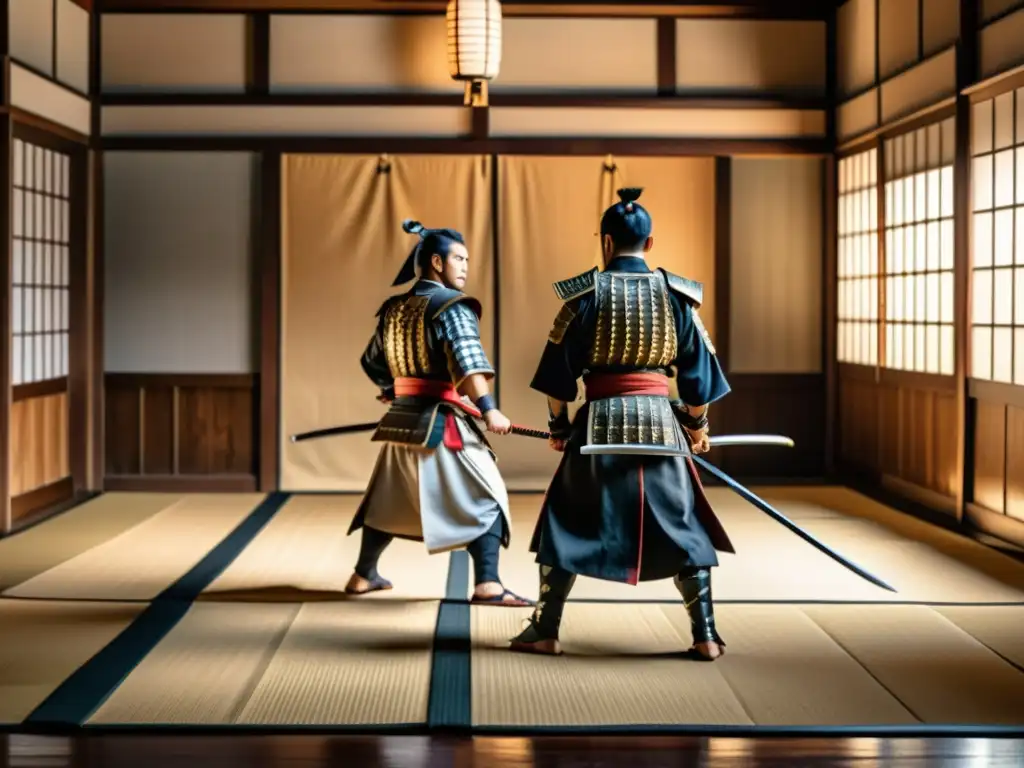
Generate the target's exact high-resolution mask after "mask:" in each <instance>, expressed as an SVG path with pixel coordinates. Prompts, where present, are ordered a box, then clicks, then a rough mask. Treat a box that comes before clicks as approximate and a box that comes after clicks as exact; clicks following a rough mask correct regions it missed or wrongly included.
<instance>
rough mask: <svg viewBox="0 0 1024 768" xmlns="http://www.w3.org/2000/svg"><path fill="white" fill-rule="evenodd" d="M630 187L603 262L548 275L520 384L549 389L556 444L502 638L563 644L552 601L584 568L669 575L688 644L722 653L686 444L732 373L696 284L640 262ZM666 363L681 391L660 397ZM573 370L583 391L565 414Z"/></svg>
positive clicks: (647, 227)
mask: <svg viewBox="0 0 1024 768" xmlns="http://www.w3.org/2000/svg"><path fill="white" fill-rule="evenodd" d="M641 191H642V190H640V189H622V190H619V192H618V194H619V197H620V202H619V203H617V204H616V205H613V206H612V207H610V208H609V209H608V210H606V211H605V213H604V216H603V217H602V219H601V241H602V242H601V245H602V252H603V255H604V266H605V268H604V271H599V270H598V269H596V268H595V269H593V270H591V271H589V272H586V273H584V274H581V275H577V276H576V277H573V278H570V279H568V280H562V281H561V282H558V283H555V286H554V288H555V292H556V293H557V294H558V297H559V298H560V299H561V300H562V301H563V302H564V303H563V306H562V308H561V311H559V313H558V316H557V317H556V319H555V322H554V326H553V327H552V329H551V332H550V335H549V337H548V341H547V344H546V345H545V348H544V352H543V355H542V357H541V361H540V365H539V366H538V368H537V372H536V375H535V376H534V378H533V382H532V384H531V386H532V388H533V389H536V390H538V391H539V392H542V393H543V394H545V395H547V398H548V410H549V421H548V423H549V427H550V430H551V441H550V442H551V446H552V447H553V448H554V449H555V450H557V451H561V452H563V455H562V460H561V463H560V464H559V466H558V469H557V470H556V472H555V476H554V478H553V479H552V480H551V484H550V486H549V487H548V492H547V495H546V496H545V498H544V502H543V507H542V509H541V514H540V518H539V520H538V522H537V527H536V529H535V531H534V534H533V540H532V542H531V544H530V551H531V552H534V553H536V555H537V562H538V563H539V565H540V582H541V585H540V600H539V601H538V602H537V605H536V607H535V609H534V611H533V615H532V616H531V618H530V621H529V625H528V626H527V627H526V629H525V630H524V631H523V632H522V633H521V634H520V635H519V636H517V637H516V638H514V639H513V640H512V642H511V647H512V649H513V650H520V651H532V652H538V653H549V654H557V653H560V652H561V651H560V648H559V642H558V633H559V626H560V624H561V620H562V611H563V609H564V607H565V602H566V600H567V599H568V597H569V592H570V590H571V589H572V587H573V584H574V582H575V580H576V576H577V575H583V576H590V577H593V578H598V579H606V580H610V581H619V582H625V583H627V584H633V585H635V584H637V583H638V582H640V581H650V580H655V579H665V578H672V579H673V581H674V583H675V586H676V589H677V590H678V591H679V593H680V595H681V596H682V598H683V601H684V603H685V605H686V609H687V613H688V615H689V617H690V624H691V629H692V631H693V641H694V646H693V648H691V649H690V654H691V655H693V656H696V657H697V658H700V659H703V660H708V661H710V660H713V659H715V658H717V657H718V656H720V655H721V654H722V653H724V649H725V642H724V641H723V640H722V638H721V636H720V635H719V634H718V631H717V630H716V628H715V617H714V606H713V603H712V596H711V570H710V569H711V568H712V567H713V566H715V565H717V564H718V557H717V555H716V550H719V551H724V552H733V551H734V550H733V547H732V544H731V542H730V541H729V538H728V536H727V535H726V533H725V531H724V529H723V528H722V526H721V524H720V523H719V521H718V519H717V518H716V516H715V514H714V512H713V511H712V509H711V506H710V504H709V503H708V500H707V498H706V497H705V495H704V491H703V488H702V487H701V484H700V479H699V477H698V475H697V470H696V467H695V466H694V463H693V460H692V458H691V452H692V453H703V452H705V451H707V450H708V448H709V443H708V415H707V411H708V405H709V404H710V403H712V402H714V401H716V400H718V399H719V398H721V397H723V396H725V395H726V394H727V393H728V392H729V385H728V383H727V382H726V380H725V376H724V374H723V373H722V369H721V367H720V366H719V364H718V360H717V358H716V357H715V349H714V347H713V346H712V344H711V340H710V338H709V336H708V334H707V331H706V330H705V329H704V326H703V324H702V323H701V321H700V317H699V316H698V314H697V310H698V308H699V307H700V305H701V298H702V286H701V284H700V283H696V282H693V281H691V280H687V279H684V278H682V277H679V276H677V275H674V274H672V273H670V272H667V271H665V270H663V269H658V270H656V271H652V270H651V269H650V268H649V267H648V266H647V262H646V261H645V258H644V256H645V254H646V253H648V252H649V251H650V250H651V248H652V246H653V244H654V239H653V238H652V237H651V229H652V224H651V217H650V215H649V214H648V212H647V211H646V210H645V209H644V208H643V207H642V206H641V205H640V204H639V203H637V202H636V201H637V200H638V199H639V197H640V193H641ZM673 370H674V371H675V376H676V382H677V386H678V393H679V397H680V398H681V399H672V398H671V397H670V390H669V378H668V377H669V375H670V374H671V372H672V371H673ZM581 376H582V378H583V383H584V386H585V389H586V402H585V403H584V405H583V406H582V407H581V408H580V410H579V411H578V413H577V414H576V416H575V419H574V420H573V421H572V422H571V423H570V421H569V416H568V411H567V403H569V402H572V401H573V400H575V399H576V393H577V380H578V379H579V378H580V377H581ZM584 446H595V447H597V446H599V447H600V448H599V450H600V453H594V454H589V455H588V454H583V453H581V449H582V448H583V447H584Z"/></svg>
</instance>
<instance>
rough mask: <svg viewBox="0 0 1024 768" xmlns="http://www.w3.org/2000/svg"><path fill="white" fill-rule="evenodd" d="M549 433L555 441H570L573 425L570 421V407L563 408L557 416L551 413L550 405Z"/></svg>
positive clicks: (549, 405)
mask: <svg viewBox="0 0 1024 768" xmlns="http://www.w3.org/2000/svg"><path fill="white" fill-rule="evenodd" d="M548 432H550V433H551V437H552V438H554V439H555V440H568V439H569V435H571V434H572V423H571V422H570V421H569V406H568V404H566V405H563V406H562V410H561V412H559V414H558V415H557V416H555V414H553V413H552V412H551V404H550V403H548Z"/></svg>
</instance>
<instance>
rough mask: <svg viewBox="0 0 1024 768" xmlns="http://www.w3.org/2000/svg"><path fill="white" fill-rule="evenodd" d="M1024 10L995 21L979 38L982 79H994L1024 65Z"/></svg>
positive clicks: (980, 73) (982, 31)
mask: <svg viewBox="0 0 1024 768" xmlns="http://www.w3.org/2000/svg"><path fill="white" fill-rule="evenodd" d="M1021 40H1024V8H1022V9H1021V10H1019V11H1017V12H1016V13H1012V14H1010V15H1009V16H1005V17H1003V18H1001V19H999V20H998V21H994V22H992V23H991V24H989V25H988V26H986V27H985V28H984V29H982V30H981V33H980V34H979V36H978V47H979V48H980V58H981V66H980V72H979V73H978V74H979V76H980V77H983V78H985V77H992V76H993V75H997V74H999V73H1000V72H1003V71H1005V70H1007V69H1011V68H1013V67H1015V66H1017V65H1018V64H1021V63H1024V45H1021Z"/></svg>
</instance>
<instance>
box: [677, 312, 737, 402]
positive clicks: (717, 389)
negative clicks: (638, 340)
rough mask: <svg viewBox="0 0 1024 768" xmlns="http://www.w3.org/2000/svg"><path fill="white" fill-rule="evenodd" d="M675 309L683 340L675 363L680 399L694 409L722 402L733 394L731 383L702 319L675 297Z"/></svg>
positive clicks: (679, 333) (679, 335) (680, 336)
mask: <svg viewBox="0 0 1024 768" xmlns="http://www.w3.org/2000/svg"><path fill="white" fill-rule="evenodd" d="M672 310H673V312H674V313H675V316H676V334H677V335H678V338H679V349H678V352H677V353H676V359H675V360H674V361H673V362H672V365H673V366H674V367H675V369H676V383H677V385H678V386H679V397H680V398H682V400H683V402H684V403H686V404H687V405H693V406H700V405H706V404H708V403H713V402H715V401H716V400H720V399H721V398H723V397H725V396H726V395H727V394H729V391H730V387H729V382H728V381H726V378H725V373H723V372H722V366H721V365H719V363H718V357H717V356H716V355H715V347H714V345H713V344H712V343H711V337H710V336H709V335H708V332H707V330H706V329H705V328H704V324H703V323H702V322H701V319H700V316H699V315H698V314H697V312H696V310H694V309H693V307H692V306H690V304H689V303H686V302H681V301H679V299H678V298H677V297H676V296H675V295H672Z"/></svg>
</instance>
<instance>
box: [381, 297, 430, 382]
mask: <svg viewBox="0 0 1024 768" xmlns="http://www.w3.org/2000/svg"><path fill="white" fill-rule="evenodd" d="M429 304H430V297H429V296H405V297H402V298H401V299H398V300H396V301H395V302H394V303H393V304H391V306H390V307H388V309H387V311H386V312H385V314H384V333H383V337H384V356H385V357H386V358H387V361H388V367H389V368H390V369H391V375H392V376H394V377H395V378H396V379H397V378H401V377H406V378H424V377H426V376H429V375H430V374H431V373H434V371H432V370H431V359H430V358H431V355H430V348H429V346H428V341H427V307H428V305H429Z"/></svg>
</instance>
